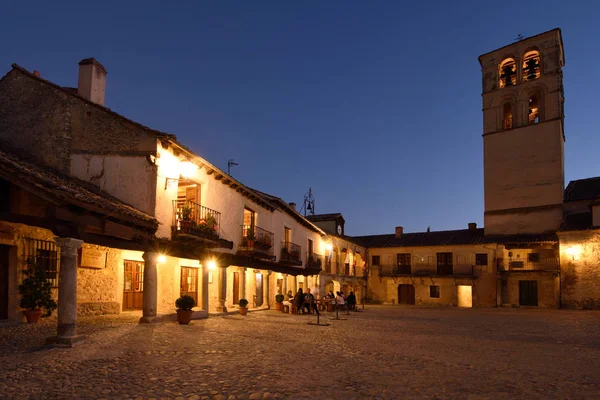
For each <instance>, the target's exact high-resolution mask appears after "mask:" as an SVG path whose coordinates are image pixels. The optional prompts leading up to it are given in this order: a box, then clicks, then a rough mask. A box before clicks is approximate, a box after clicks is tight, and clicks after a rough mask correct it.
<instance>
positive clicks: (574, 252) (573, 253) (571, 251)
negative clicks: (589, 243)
mask: <svg viewBox="0 0 600 400" xmlns="http://www.w3.org/2000/svg"><path fill="white" fill-rule="evenodd" d="M567 255H569V256H571V260H573V261H575V260H577V258H578V257H579V251H577V249H576V248H574V247H571V246H569V247H567Z"/></svg>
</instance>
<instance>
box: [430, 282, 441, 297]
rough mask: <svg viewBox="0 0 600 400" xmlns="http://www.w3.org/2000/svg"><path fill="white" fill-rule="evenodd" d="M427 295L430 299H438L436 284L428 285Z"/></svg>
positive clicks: (438, 289)
mask: <svg viewBox="0 0 600 400" xmlns="http://www.w3.org/2000/svg"><path fill="white" fill-rule="evenodd" d="M429 297H430V298H432V299H439V298H440V287H439V286H437V285H430V286H429Z"/></svg>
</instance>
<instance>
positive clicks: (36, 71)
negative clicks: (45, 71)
mask: <svg viewBox="0 0 600 400" xmlns="http://www.w3.org/2000/svg"><path fill="white" fill-rule="evenodd" d="M33 75H35V76H37V77H38V78H39V76H40V71H38V70H37V69H35V70H33Z"/></svg>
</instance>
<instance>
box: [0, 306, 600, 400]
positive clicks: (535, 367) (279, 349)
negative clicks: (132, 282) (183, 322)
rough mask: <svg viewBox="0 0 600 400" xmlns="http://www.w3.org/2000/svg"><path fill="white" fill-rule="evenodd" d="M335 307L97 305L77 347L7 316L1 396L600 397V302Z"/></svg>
mask: <svg viewBox="0 0 600 400" xmlns="http://www.w3.org/2000/svg"><path fill="white" fill-rule="evenodd" d="M334 317H335V314H333V313H332V314H329V315H328V316H327V317H325V318H324V320H323V319H322V321H321V322H328V323H330V325H329V326H311V325H308V324H307V323H308V322H316V318H315V317H312V316H298V315H287V314H282V313H279V312H276V311H264V312H254V313H249V314H248V315H247V316H245V317H242V316H240V315H238V314H232V315H225V316H221V317H210V318H208V319H205V320H197V321H193V322H192V323H191V324H190V325H188V326H180V325H177V324H176V323H173V322H165V323H158V324H149V325H146V324H144V325H140V324H138V323H137V318H136V317H135V316H131V315H121V316H102V317H94V318H91V317H88V318H82V319H80V327H79V333H80V334H84V335H86V336H87V338H86V342H85V343H83V344H81V345H80V346H78V347H75V348H73V349H62V348H51V347H47V346H43V345H42V344H43V343H44V340H45V338H46V337H48V336H52V335H53V334H54V333H55V321H45V322H43V323H40V324H38V325H27V324H17V325H14V324H13V325H10V324H4V325H0V398H11V399H13V398H14V399H27V398H34V399H37V398H39V399H70V398H90V399H91V398H93V399H100V398H105V399H148V398H154V399H270V398H273V399H401V398H409V399H432V398H437V399H469V400H476V399H521V398H522V399H526V398H527V399H551V398H561V399H588V398H589V399H594V398H600V335H599V334H598V332H600V312H594V311H566V310H519V309H456V308H443V309H429V308H415V307H402V306H369V307H368V309H367V310H366V311H364V312H359V313H354V312H353V313H351V314H350V315H346V314H345V313H344V314H340V317H341V318H346V320H339V321H338V320H335V319H334Z"/></svg>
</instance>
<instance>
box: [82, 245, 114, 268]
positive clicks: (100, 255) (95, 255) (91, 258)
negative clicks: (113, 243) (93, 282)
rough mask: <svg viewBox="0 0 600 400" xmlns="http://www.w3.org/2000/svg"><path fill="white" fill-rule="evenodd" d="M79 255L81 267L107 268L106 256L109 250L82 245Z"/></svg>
mask: <svg viewBox="0 0 600 400" xmlns="http://www.w3.org/2000/svg"><path fill="white" fill-rule="evenodd" d="M79 250H80V256H79V267H80V268H94V269H103V268H106V257H107V255H108V251H106V250H98V249H91V248H87V247H82V248H81V249H79Z"/></svg>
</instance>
